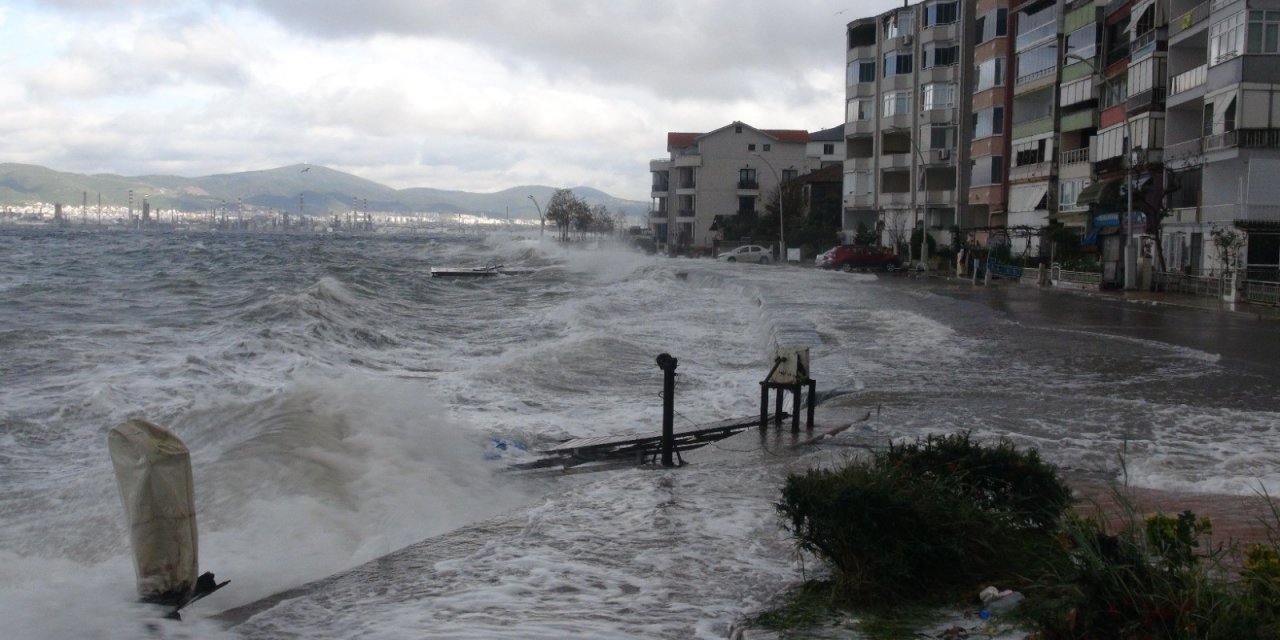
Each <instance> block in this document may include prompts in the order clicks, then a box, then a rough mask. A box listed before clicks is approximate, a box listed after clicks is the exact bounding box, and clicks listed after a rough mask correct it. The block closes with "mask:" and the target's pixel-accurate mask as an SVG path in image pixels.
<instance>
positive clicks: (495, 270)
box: [431, 264, 533, 278]
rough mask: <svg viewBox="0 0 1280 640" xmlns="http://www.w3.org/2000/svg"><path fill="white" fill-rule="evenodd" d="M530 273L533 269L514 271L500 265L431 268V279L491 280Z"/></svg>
mask: <svg viewBox="0 0 1280 640" xmlns="http://www.w3.org/2000/svg"><path fill="white" fill-rule="evenodd" d="M530 273H533V269H515V268H511V267H507V266H504V265H500V264H497V265H490V266H487V267H431V277H432V278H491V277H493V276H520V275H526V274H530Z"/></svg>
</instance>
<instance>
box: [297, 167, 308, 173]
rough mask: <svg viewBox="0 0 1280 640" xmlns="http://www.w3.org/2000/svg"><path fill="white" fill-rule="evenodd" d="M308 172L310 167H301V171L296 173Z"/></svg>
mask: <svg viewBox="0 0 1280 640" xmlns="http://www.w3.org/2000/svg"><path fill="white" fill-rule="evenodd" d="M310 170H311V167H303V168H302V171H299V172H298V173H306V172H308V171H310Z"/></svg>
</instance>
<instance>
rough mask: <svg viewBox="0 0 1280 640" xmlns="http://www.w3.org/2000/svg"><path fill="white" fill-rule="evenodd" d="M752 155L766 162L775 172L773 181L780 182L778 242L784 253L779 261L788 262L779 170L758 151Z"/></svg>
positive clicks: (779, 257)
mask: <svg viewBox="0 0 1280 640" xmlns="http://www.w3.org/2000/svg"><path fill="white" fill-rule="evenodd" d="M751 155H753V156H755V157H757V158H760V160H761V161H763V162H764V164H765V166H766V167H769V171H771V172H773V181H774V182H776V183H777V184H778V244H779V245H780V248H779V251H781V252H782V254H781V255H779V256H778V262H781V263H783V264H786V262H787V236H786V234H785V233H784V229H783V226H782V219H783V218H784V217H785V216H783V214H782V201H783V197H782V179H781V178H779V177H778V170H777V169H774V168H773V163H771V162H769V160H768V159H767V158H765V157H764V156H762V155H760V154H758V153H753V154H751Z"/></svg>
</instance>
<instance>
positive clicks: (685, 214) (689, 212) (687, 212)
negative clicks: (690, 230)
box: [676, 209, 693, 218]
mask: <svg viewBox="0 0 1280 640" xmlns="http://www.w3.org/2000/svg"><path fill="white" fill-rule="evenodd" d="M676 215H677V216H679V217H681V218H692V217H693V209H681V210H679V211H677V212H676Z"/></svg>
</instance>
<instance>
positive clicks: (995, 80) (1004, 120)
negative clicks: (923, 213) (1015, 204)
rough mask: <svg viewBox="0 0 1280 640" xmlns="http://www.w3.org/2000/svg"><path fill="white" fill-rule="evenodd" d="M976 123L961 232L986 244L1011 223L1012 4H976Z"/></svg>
mask: <svg viewBox="0 0 1280 640" xmlns="http://www.w3.org/2000/svg"><path fill="white" fill-rule="evenodd" d="M973 14H974V16H975V18H974V21H973V23H974V24H973V28H972V30H971V31H970V32H969V33H971V34H972V36H973V38H972V40H971V41H969V43H968V44H970V45H972V48H973V61H972V64H971V65H970V66H971V68H972V70H973V73H972V76H971V78H972V82H971V85H970V90H969V91H967V92H965V95H972V100H971V102H970V113H971V116H970V118H971V122H969V123H965V127H966V128H967V129H968V130H969V137H970V143H969V146H968V155H967V157H966V159H965V160H966V161H967V162H969V163H970V165H971V168H970V171H969V180H968V183H969V189H968V207H963V206H962V207H961V219H960V225H959V226H960V228H961V229H963V230H970V231H969V233H967V234H966V235H969V236H971V237H970V238H965V239H964V240H966V241H969V240H973V241H977V242H986V240H987V238H988V237H989V235H990V233H991V231H993V230H1002V229H1004V227H1005V225H1006V223H1007V222H1008V208H1007V195H1008V192H1007V189H1006V187H1007V186H1008V185H1007V181H1006V177H1007V173H1006V170H1007V168H1008V166H1009V162H1008V160H1009V149H1010V147H1009V136H1008V135H1007V133H1008V132H1009V131H1010V130H1011V127H1012V124H1011V122H1012V117H1013V110H1012V108H1011V99H1012V97H1013V94H1012V93H1011V92H1010V90H1009V88H1010V87H1011V85H1012V82H1011V81H1010V73H1011V69H1012V68H1013V65H1012V64H1011V60H1012V57H1011V56H1010V53H1011V50H1010V48H1009V42H1010V41H1009V37H1008V36H1009V1H1008V0H978V1H977V2H976V3H974V10H973Z"/></svg>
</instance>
